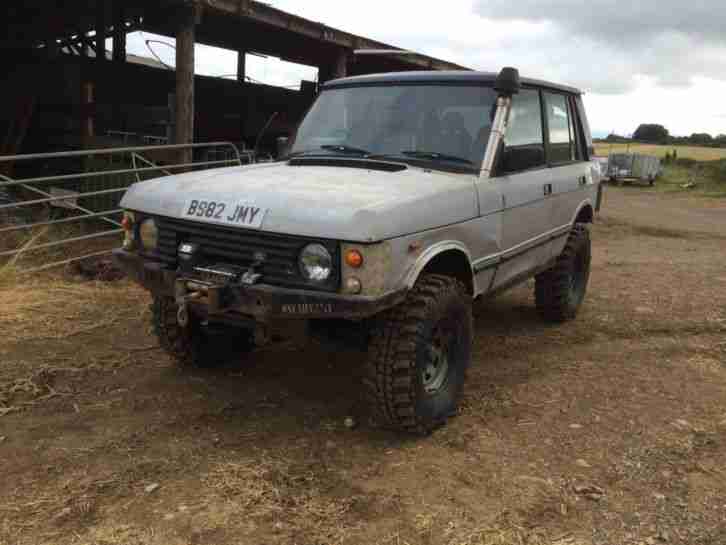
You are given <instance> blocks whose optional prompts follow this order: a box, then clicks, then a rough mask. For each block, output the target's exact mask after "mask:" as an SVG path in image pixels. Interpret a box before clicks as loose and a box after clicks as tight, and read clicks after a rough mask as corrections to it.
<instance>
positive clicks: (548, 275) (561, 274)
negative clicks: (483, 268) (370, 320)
mask: <svg viewBox="0 0 726 545" xmlns="http://www.w3.org/2000/svg"><path fill="white" fill-rule="evenodd" d="M590 261H591V249H590V230H589V229H588V227H587V226H586V225H584V224H582V223H576V224H575V226H574V227H573V228H572V231H570V235H569V237H568V239H567V243H566V244H565V248H564V250H562V253H561V254H560V255H559V257H558V258H557V261H556V262H555V265H554V266H553V267H552V268H551V269H548V270H546V271H545V272H543V273H541V274H538V275H537V276H536V278H535V289H534V292H535V302H536V305H537V310H538V311H539V313H540V315H541V316H542V317H543V318H544V319H545V320H547V321H549V322H565V321H567V320H572V319H574V318H575V316H577V311H578V310H579V308H580V305H581V304H582V301H583V300H584V299H585V293H586V292H587V283H588V281H589V279H590Z"/></svg>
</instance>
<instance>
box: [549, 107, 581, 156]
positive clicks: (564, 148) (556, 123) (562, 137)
mask: <svg viewBox="0 0 726 545" xmlns="http://www.w3.org/2000/svg"><path fill="white" fill-rule="evenodd" d="M545 104H546V105H547V129H548V137H549V159H550V162H551V163H568V162H571V161H574V160H576V158H577V157H576V153H575V152H576V148H577V145H576V138H575V129H574V127H575V126H574V123H573V119H572V115H571V113H570V107H569V101H568V100H567V97H566V96H565V95H560V94H555V93H545Z"/></svg>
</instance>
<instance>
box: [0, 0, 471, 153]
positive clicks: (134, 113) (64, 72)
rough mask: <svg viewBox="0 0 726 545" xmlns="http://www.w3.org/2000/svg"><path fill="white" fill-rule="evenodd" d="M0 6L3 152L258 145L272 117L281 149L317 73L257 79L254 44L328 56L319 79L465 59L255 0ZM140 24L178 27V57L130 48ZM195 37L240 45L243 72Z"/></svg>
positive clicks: (307, 60) (308, 56) (315, 58)
mask: <svg viewBox="0 0 726 545" xmlns="http://www.w3.org/2000/svg"><path fill="white" fill-rule="evenodd" d="M0 18H1V20H2V25H3V27H4V29H3V32H2V35H1V36H2V37H1V38H0V67H2V73H3V83H2V86H0V155H13V154H18V153H33V152H47V151H62V150H69V149H91V148H100V147H112V146H121V145H143V144H150V143H155V144H160V143H188V142H209V141H221V140H224V141H230V142H234V143H235V144H237V145H238V146H239V147H246V148H247V149H249V148H251V147H253V146H254V145H255V143H256V141H257V138H258V137H259V135H260V133H261V131H262V129H263V127H265V126H266V125H268V128H267V130H265V132H264V135H265V136H264V138H263V139H262V142H261V146H260V147H261V149H265V150H268V151H270V152H271V151H272V150H274V142H275V138H276V137H277V136H281V135H289V134H290V133H291V132H292V131H293V130H294V127H295V126H296V124H297V122H298V121H299V119H300V117H301V115H302V114H303V113H304V112H305V110H306V109H307V108H308V107H309V105H310V103H311V101H312V100H313V98H314V96H315V93H316V91H317V82H302V85H301V87H300V89H288V88H280V87H273V86H269V85H262V84H257V83H253V82H250V81H248V78H246V74H245V59H246V53H248V52H250V53H254V54H262V55H269V56H272V57H277V58H281V59H283V60H287V61H291V62H295V63H300V64H305V65H309V66H313V67H317V68H318V70H319V79H320V81H325V80H328V79H331V78H335V77H342V76H345V75H354V74H365V73H373V72H385V71H401V70H421V69H434V70H443V69H446V70H452V69H454V70H456V69H463V67H460V66H457V65H455V64H451V63H447V62H444V61H441V60H438V59H433V58H429V57H425V56H422V55H396V54H391V55H383V56H381V55H366V56H356V55H354V50H356V49H379V50H380V49H386V50H394V49H395V48H393V47H392V46H389V45H387V44H383V43H379V42H376V41H373V40H369V39H367V38H364V37H360V36H355V35H352V34H349V33H346V32H342V31H340V30H337V29H334V28H330V27H327V26H325V25H323V24H321V23H317V22H313V21H309V20H307V19H304V18H301V17H298V16H294V15H291V14H288V13H285V12H283V11H280V10H277V9H274V8H272V7H270V6H267V5H265V4H262V3H259V2H253V1H250V0H161V1H159V2H143V1H139V0H113V1H100V0H50V1H49V0H23V1H17V0H6V1H5V2H3V3H2V5H1V6H0ZM137 30H143V31H148V32H150V33H155V34H160V35H164V36H170V37H173V38H175V39H176V66H177V69H176V70H174V69H173V68H170V67H167V66H165V65H163V63H160V62H157V61H154V60H152V59H147V58H143V57H137V56H134V55H129V54H127V51H126V37H127V34H128V33H130V32H134V31H137ZM109 43H112V44H113V45H112V47H108V46H107V45H108V44H109ZM195 43H201V44H207V45H211V46H217V47H222V48H225V49H229V50H232V51H237V52H238V54H239V61H238V74H237V78H236V79H222V78H213V77H204V76H195V75H194V69H193V67H194V44H195Z"/></svg>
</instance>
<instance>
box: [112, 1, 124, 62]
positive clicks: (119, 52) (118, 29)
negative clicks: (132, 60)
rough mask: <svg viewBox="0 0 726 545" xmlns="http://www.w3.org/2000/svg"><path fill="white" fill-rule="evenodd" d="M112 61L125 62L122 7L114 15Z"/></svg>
mask: <svg viewBox="0 0 726 545" xmlns="http://www.w3.org/2000/svg"><path fill="white" fill-rule="evenodd" d="M113 61H114V62H118V63H123V62H126V16H125V14H124V10H123V7H119V8H118V9H117V10H116V13H115V14H114V21H113Z"/></svg>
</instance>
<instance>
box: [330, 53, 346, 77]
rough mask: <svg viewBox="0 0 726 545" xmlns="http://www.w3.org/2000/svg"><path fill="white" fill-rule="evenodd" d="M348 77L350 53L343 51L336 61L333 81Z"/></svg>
mask: <svg viewBox="0 0 726 545" xmlns="http://www.w3.org/2000/svg"><path fill="white" fill-rule="evenodd" d="M347 75H348V52H347V51H341V52H340V53H339V54H338V56H337V57H336V59H335V65H334V66H333V79H338V78H344V77H346V76H347Z"/></svg>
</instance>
